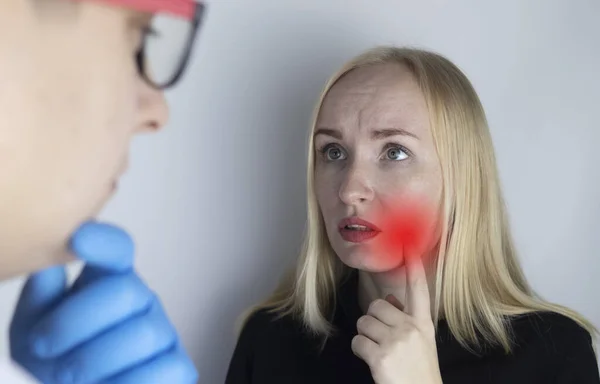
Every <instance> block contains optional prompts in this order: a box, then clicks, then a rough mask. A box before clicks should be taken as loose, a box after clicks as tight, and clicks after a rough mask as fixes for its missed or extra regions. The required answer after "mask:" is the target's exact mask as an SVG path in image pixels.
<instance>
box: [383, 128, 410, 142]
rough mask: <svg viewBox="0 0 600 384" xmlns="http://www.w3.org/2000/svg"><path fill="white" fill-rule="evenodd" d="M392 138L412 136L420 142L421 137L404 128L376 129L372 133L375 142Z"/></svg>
mask: <svg viewBox="0 0 600 384" xmlns="http://www.w3.org/2000/svg"><path fill="white" fill-rule="evenodd" d="M390 136H410V137H414V138H415V139H417V140H419V137H418V136H417V135H415V134H414V133H412V132H409V131H407V130H406V129H402V128H384V129H375V130H373V131H372V132H371V138H372V139H373V140H381V139H385V138H388V137H390Z"/></svg>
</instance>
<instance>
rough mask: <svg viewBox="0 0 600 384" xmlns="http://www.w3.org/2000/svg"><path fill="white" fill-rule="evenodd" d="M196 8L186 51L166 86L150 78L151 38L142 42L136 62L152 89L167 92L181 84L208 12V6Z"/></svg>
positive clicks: (201, 5) (197, 6) (145, 38)
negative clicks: (147, 58)
mask: <svg viewBox="0 0 600 384" xmlns="http://www.w3.org/2000/svg"><path fill="white" fill-rule="evenodd" d="M194 7H195V8H194V15H193V17H192V19H191V20H190V23H191V27H192V28H191V31H190V34H189V35H188V38H187V42H186V45H185V49H184V51H183V55H182V56H181V58H180V59H179V60H180V61H179V64H178V67H177V70H176V71H175V73H174V74H173V76H172V77H171V78H170V79H169V80H167V81H166V82H165V83H164V84H157V83H156V82H155V81H154V80H152V79H151V77H150V76H148V73H147V68H146V63H145V60H144V58H145V55H146V42H147V39H148V38H149V37H151V36H148V35H145V36H144V40H143V41H142V48H141V49H140V50H139V51H138V53H137V54H136V60H135V61H136V64H137V67H138V71H139V73H140V76H142V78H143V79H144V80H145V81H146V82H147V83H148V84H149V85H150V86H151V87H153V88H155V89H158V90H165V89H168V88H171V87H173V86H174V85H175V84H177V82H179V80H180V79H181V77H182V76H183V74H184V73H185V70H186V69H187V66H188V64H189V61H190V58H191V56H192V53H193V50H194V46H195V43H196V40H197V39H198V31H199V30H200V27H201V25H202V21H203V19H204V14H205V10H206V6H205V5H204V3H195V4H194Z"/></svg>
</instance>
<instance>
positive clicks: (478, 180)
mask: <svg viewBox="0 0 600 384" xmlns="http://www.w3.org/2000/svg"><path fill="white" fill-rule="evenodd" d="M311 138H312V140H311V142H310V145H309V158H308V159H309V160H308V165H309V166H308V231H307V235H306V239H305V242H304V248H303V251H302V253H301V255H300V258H299V260H298V265H297V267H296V270H295V271H294V272H293V273H291V274H290V275H289V277H288V278H287V279H284V281H283V282H282V284H281V285H280V287H279V288H278V289H277V290H276V292H275V293H274V294H273V295H272V297H271V298H269V299H268V300H267V301H266V302H265V303H263V304H261V305H259V306H257V307H255V308H254V309H253V310H252V311H251V312H250V314H249V315H248V316H247V318H246V319H247V321H246V322H245V325H244V327H243V330H242V332H241V335H240V338H239V340H238V344H237V347H236V350H235V352H234V355H233V358H232V361H231V364H230V367H229V372H228V376H227V383H230V384H234V383H261V384H269V383H286V384H291V383H372V382H376V383H380V384H395V383H419V384H427V383H442V382H443V383H445V384H449V383H461V384H462V383H511V384H516V383H527V384H532V383H600V378H599V375H598V367H597V363H596V357H595V353H594V349H593V346H592V338H591V335H592V334H595V333H596V330H595V329H594V327H593V326H592V325H591V324H590V323H589V322H588V321H586V320H585V319H583V318H582V317H581V316H580V315H578V314H576V313H575V312H573V311H571V310H569V309H567V308H564V307H561V306H558V305H555V304H551V303H548V302H546V301H544V300H542V299H540V298H539V297H537V296H536V295H535V294H534V293H533V291H532V290H531V288H530V287H529V285H528V284H527V282H526V280H525V277H524V275H523V273H522V271H521V269H520V266H519V264H518V261H517V257H516V252H515V247H514V245H513V241H512V238H511V235H510V231H509V226H508V220H507V218H506V213H505V208H504V204H503V200H502V196H501V191H500V186H499V179H498V174H497V170H496V163H495V157H494V151H493V146H492V141H491V137H490V133H489V129H488V127H487V123H486V118H485V114H484V111H483V109H482V106H481V103H480V101H479V99H478V97H477V95H476V93H475V91H474V89H473V87H472V85H471V84H470V82H469V81H468V79H467V78H466V77H465V75H464V74H463V73H462V72H461V71H460V70H459V69H458V68H457V67H456V66H455V65H453V64H452V63H451V62H449V61H448V60H447V59H445V58H443V57H441V56H439V55H437V54H434V53H430V52H426V51H422V50H415V49H401V48H393V47H383V48H378V49H374V50H371V51H369V52H367V53H365V54H363V55H361V56H359V57H358V58H356V59H354V60H353V61H351V62H350V63H348V64H347V65H346V66H345V67H344V68H343V69H342V70H341V71H340V72H339V73H338V74H336V75H335V76H334V77H333V78H332V79H331V80H330V81H329V83H328V84H327V86H326V87H325V90H324V92H323V95H322V98H321V100H320V103H319V105H318V107H317V109H316V113H315V121H314V124H313V126H312V131H311Z"/></svg>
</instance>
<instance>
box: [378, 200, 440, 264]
mask: <svg viewBox="0 0 600 384" xmlns="http://www.w3.org/2000/svg"><path fill="white" fill-rule="evenodd" d="M375 223H377V224H378V225H379V229H380V230H381V233H380V234H379V235H378V236H377V237H376V238H375V239H374V240H375V241H374V244H373V245H374V247H375V252H374V254H375V255H378V257H381V258H384V259H385V260H382V262H385V263H389V262H394V261H397V262H401V261H403V260H404V259H406V258H407V257H421V256H423V255H424V254H427V253H428V252H429V251H430V250H431V247H432V245H433V243H434V240H435V239H434V237H435V235H436V232H437V231H436V229H437V225H436V224H437V209H436V207H435V205H434V204H432V203H431V202H430V201H428V200H427V199H426V198H422V197H418V196H417V197H408V198H407V197H403V198H402V199H398V200H397V201H396V202H394V203H393V204H391V205H389V206H386V210H385V211H384V212H382V213H381V214H380V216H379V217H376V221H375Z"/></svg>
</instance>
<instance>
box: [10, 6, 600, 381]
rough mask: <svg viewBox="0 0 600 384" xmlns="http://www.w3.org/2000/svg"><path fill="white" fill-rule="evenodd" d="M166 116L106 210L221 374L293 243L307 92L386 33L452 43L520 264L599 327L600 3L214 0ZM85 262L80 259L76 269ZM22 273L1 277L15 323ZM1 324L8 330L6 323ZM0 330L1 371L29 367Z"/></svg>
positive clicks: (213, 374) (446, 47) (206, 362)
mask: <svg viewBox="0 0 600 384" xmlns="http://www.w3.org/2000/svg"><path fill="white" fill-rule="evenodd" d="M209 6H210V9H209V13H208V17H207V19H206V24H205V27H204V29H203V30H202V33H201V38H200V40H199V42H198V46H197V49H196V51H195V56H194V60H193V62H192V68H191V70H190V72H188V74H187V76H186V78H185V82H184V83H183V84H182V85H180V86H179V87H178V88H177V89H175V90H174V91H172V92H171V93H170V94H169V95H168V98H169V100H170V102H171V105H172V118H171V121H170V124H169V126H168V127H167V128H166V130H164V131H163V132H162V133H160V134H159V135H158V136H149V137H144V138H141V139H138V140H137V141H136V142H135V144H134V148H133V153H132V164H131V165H132V166H131V170H130V172H129V174H128V175H127V176H126V177H125V179H124V180H123V183H122V185H121V189H120V191H119V193H118V194H117V196H116V197H115V198H114V200H113V201H112V202H111V203H110V204H109V206H108V207H107V209H106V210H105V212H104V214H103V217H104V218H105V219H108V220H110V221H113V222H117V223H119V224H121V225H123V226H124V227H125V228H127V229H128V230H130V231H131V232H132V234H134V236H135V237H136V240H137V245H138V255H137V266H138V268H139V270H140V272H141V274H142V275H143V276H144V277H145V279H146V280H147V281H148V283H149V284H150V285H151V286H152V287H153V288H154V289H155V290H156V291H157V292H158V293H159V294H160V295H161V297H162V299H163V301H164V304H165V306H166V308H167V310H168V312H169V314H170V316H171V318H172V319H173V322H174V323H175V325H176V326H177V328H178V329H179V331H180V332H181V336H182V339H183V340H184V343H185V345H186V347H187V348H188V350H189V351H190V353H191V354H192V356H193V358H194V360H195V362H196V363H197V365H198V367H199V370H200V372H201V377H202V379H201V383H220V382H223V380H224V377H225V371H226V369H227V365H228V362H229V358H230V355H231V353H232V350H233V347H234V344H235V340H234V334H233V323H234V320H235V318H236V316H237V315H238V314H239V313H240V312H241V311H242V310H243V309H244V308H246V307H247V306H249V305H250V304H252V303H254V302H256V301H257V300H260V299H261V298H263V297H264V296H265V295H267V294H268V293H269V291H270V290H271V289H273V287H274V286H275V284H276V282H277V280H278V277H279V276H280V274H281V272H282V271H283V269H284V268H285V267H286V266H287V265H289V263H290V262H291V261H292V260H293V259H294V257H295V256H296V254H297V251H298V249H299V245H300V242H301V235H302V230H303V227H304V217H305V202H304V199H305V191H304V188H305V181H304V172H305V155H306V154H305V146H306V136H307V129H308V124H309V120H310V115H311V112H312V108H313V104H314V102H315V100H316V98H317V96H318V94H319V91H320V89H321V87H322V85H323V84H324V82H325V81H326V79H327V78H328V77H329V76H330V75H331V74H332V73H333V72H334V71H335V70H336V69H337V68H338V67H339V66H340V65H341V64H342V63H343V62H344V61H346V60H347V59H350V58H351V57H352V56H354V55H356V54H358V53H360V52H361V51H362V50H364V49H366V48H370V47H371V46H373V45H377V44H389V43H393V44H400V45H405V44H409V45H414V46H420V47H425V48H430V49H434V50H436V51H438V52H440V53H442V54H445V55H447V56H448V57H449V58H450V59H451V60H453V61H454V62H455V63H456V64H458V65H459V66H460V67H461V68H462V69H463V70H464V71H465V72H466V74H467V75H468V76H469V78H470V79H471V80H472V82H473V83H474V85H475V87H476V89H477V90H478V92H479V94H480V97H481V99H482V101H483V103H484V106H485V108H486V110H487V113H488V118H489V121H490V125H491V128H492V132H493V137H494V140H495V145H496V149H497V156H498V161H499V167H500V171H501V176H502V180H503V183H504V190H505V194H506V198H507V201H508V204H509V209H510V215H511V220H512V223H513V230H514V233H515V236H516V239H517V243H518V246H519V249H520V252H521V255H522V262H523V265H524V268H525V271H526V273H527V275H528V277H529V279H530V280H531V283H532V284H533V285H534V287H535V288H536V289H537V290H538V291H539V292H540V293H541V294H542V295H544V296H545V297H546V298H548V299H550V300H552V301H554V302H558V303H561V304H564V305H568V306H570V307H572V308H574V309H576V310H578V311H580V312H581V313H583V314H584V315H586V316H587V317H588V318H589V319H591V320H592V321H593V322H594V323H595V324H596V325H597V326H600V305H599V304H598V298H597V297H598V292H600V279H599V278H598V275H599V274H600V261H599V260H598V258H599V257H600V245H598V242H597V239H598V236H599V234H600V203H599V200H598V197H599V196H600V172H599V171H598V165H600V161H599V160H598V150H597V147H598V144H599V143H600V129H599V123H598V118H597V113H598V108H599V107H598V103H599V101H600V74H599V72H598V68H600V43H599V40H600V24H598V22H597V20H598V18H599V17H600V2H598V1H597V0H554V1H548V0H527V1H524V0H505V1H502V2H489V1H486V2H482V1H479V0H453V1H449V0H425V1H419V2H415V1H409V0H378V1H373V0H351V1H349V0H328V1H322V0H287V1H279V2H272V1H269V0H237V1H233V0H229V1H226V0H219V1H213V2H211V3H210V4H209ZM75 270H76V267H73V271H75ZM21 284H22V280H21V279H16V280H13V281H9V282H5V283H2V284H1V285H0V329H3V330H4V329H7V326H8V322H9V319H10V315H11V312H12V307H13V305H14V303H15V300H16V297H17V293H18V290H19V288H20V286H21ZM3 332H4V331H3ZM7 351H8V340H7V335H6V333H2V334H0V382H2V383H5V382H6V383H19V382H26V381H23V380H24V379H23V378H22V376H21V375H20V374H19V373H18V372H17V371H16V370H14V369H12V368H10V366H9V361H8V352H7Z"/></svg>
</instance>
